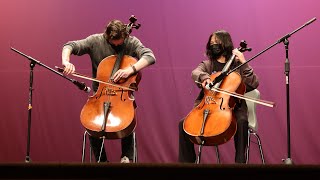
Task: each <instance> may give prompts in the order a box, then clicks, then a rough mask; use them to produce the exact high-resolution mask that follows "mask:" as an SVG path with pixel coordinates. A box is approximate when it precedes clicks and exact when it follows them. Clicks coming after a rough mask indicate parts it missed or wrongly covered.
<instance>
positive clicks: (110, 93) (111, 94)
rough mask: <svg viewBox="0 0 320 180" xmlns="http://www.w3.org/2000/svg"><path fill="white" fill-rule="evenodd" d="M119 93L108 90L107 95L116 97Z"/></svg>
mask: <svg viewBox="0 0 320 180" xmlns="http://www.w3.org/2000/svg"><path fill="white" fill-rule="evenodd" d="M116 94H117V93H116V91H115V90H113V89H106V95H108V96H115V95H116Z"/></svg>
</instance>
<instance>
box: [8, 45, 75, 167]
mask: <svg viewBox="0 0 320 180" xmlns="http://www.w3.org/2000/svg"><path fill="white" fill-rule="evenodd" d="M11 50H13V51H15V52H17V53H18V54H20V55H22V56H24V57H26V58H27V59H28V60H29V61H30V80H29V81H30V83H29V98H28V134H27V154H26V157H25V162H26V163H29V162H31V158H30V131H31V111H32V91H33V69H34V67H35V65H36V64H39V65H40V66H42V67H45V68H47V69H49V70H50V71H52V72H54V73H56V74H58V75H60V76H62V77H64V78H66V79H68V80H70V81H71V82H73V83H74V84H76V83H77V82H78V81H76V80H74V79H70V78H68V77H66V76H64V75H63V74H62V73H59V72H58V71H56V70H54V69H52V68H50V67H48V66H46V65H44V64H43V63H41V62H40V61H38V60H36V59H34V58H33V57H31V56H28V55H26V54H24V53H22V52H20V51H18V50H16V49H14V48H12V47H11ZM76 85H77V84H76Z"/></svg>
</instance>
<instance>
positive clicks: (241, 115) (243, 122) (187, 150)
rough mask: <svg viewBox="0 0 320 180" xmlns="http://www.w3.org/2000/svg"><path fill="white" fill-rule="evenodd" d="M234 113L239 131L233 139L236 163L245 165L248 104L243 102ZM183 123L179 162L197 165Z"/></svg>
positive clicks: (181, 125)
mask: <svg viewBox="0 0 320 180" xmlns="http://www.w3.org/2000/svg"><path fill="white" fill-rule="evenodd" d="M234 112H235V116H236V119H237V131H236V133H235V135H234V137H233V138H234V147H235V150H236V152H235V162H236V163H245V162H246V156H245V152H246V147H247V144H248V142H247V140H248V115H247V106H246V104H245V103H243V102H242V103H241V104H239V105H238V106H237V107H235V111H234ZM183 121H184V119H182V120H181V121H180V122H179V162H182V163H195V161H196V153H195V150H194V144H193V143H192V142H191V141H190V140H189V138H188V137H187V134H186V133H185V132H184V130H183Z"/></svg>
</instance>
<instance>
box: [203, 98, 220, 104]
mask: <svg viewBox="0 0 320 180" xmlns="http://www.w3.org/2000/svg"><path fill="white" fill-rule="evenodd" d="M205 104H217V102H216V100H214V98H213V97H212V96H207V97H205Z"/></svg>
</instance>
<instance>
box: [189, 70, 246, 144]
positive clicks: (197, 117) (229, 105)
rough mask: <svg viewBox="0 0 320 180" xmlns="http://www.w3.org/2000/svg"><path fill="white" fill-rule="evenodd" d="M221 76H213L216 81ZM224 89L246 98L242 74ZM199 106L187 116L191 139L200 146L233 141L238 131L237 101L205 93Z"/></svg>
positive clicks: (229, 78) (227, 80)
mask: <svg viewBox="0 0 320 180" xmlns="http://www.w3.org/2000/svg"><path fill="white" fill-rule="evenodd" d="M219 74H220V72H218V73H215V74H213V75H211V77H210V78H211V80H214V78H216V77H217V76H218V75H219ZM220 88H221V89H224V90H227V91H230V92H237V93H239V94H244V92H245V85H244V84H243V83H242V80H241V77H240V74H239V73H237V72H233V73H231V74H229V75H228V76H227V77H226V78H225V79H224V80H223V81H222V83H221V85H220ZM203 91H204V97H203V98H202V100H201V102H200V103H199V105H197V106H196V107H195V108H193V109H192V110H191V112H190V113H189V114H188V115H187V116H186V118H185V120H184V123H183V128H184V131H185V132H186V134H187V135H188V136H189V139H190V140H191V141H192V142H193V143H194V144H198V145H207V146H212V145H220V144H223V143H226V142H227V141H229V140H230V139H231V138H232V137H233V136H234V134H235V132H236V130H237V122H236V119H235V115H234V113H233V108H234V106H235V101H236V99H235V98H233V97H232V96H229V95H227V94H224V93H217V92H213V91H211V90H207V89H203Z"/></svg>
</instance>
